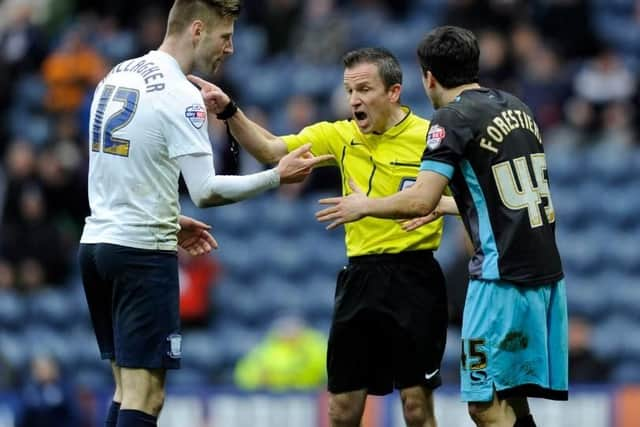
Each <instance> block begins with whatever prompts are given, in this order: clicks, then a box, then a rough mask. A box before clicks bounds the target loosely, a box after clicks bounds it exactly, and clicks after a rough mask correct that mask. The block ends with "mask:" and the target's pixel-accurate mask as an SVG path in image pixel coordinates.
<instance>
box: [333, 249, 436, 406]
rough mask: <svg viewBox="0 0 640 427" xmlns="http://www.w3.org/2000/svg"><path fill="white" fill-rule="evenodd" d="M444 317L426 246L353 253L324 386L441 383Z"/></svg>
mask: <svg viewBox="0 0 640 427" xmlns="http://www.w3.org/2000/svg"><path fill="white" fill-rule="evenodd" d="M447 319H448V313H447V293H446V287H445V281H444V276H443V274H442V270H441V269H440V265H439V264H438V262H437V261H436V260H435V258H434V257H433V253H432V252H431V251H410V252H402V253H399V254H381V255H365V256H360V257H352V258H350V259H349V264H348V265H347V266H346V267H345V268H344V269H343V270H342V271H341V272H340V274H339V275H338V283H337V286H336V293H335V308H334V313H333V321H332V325H331V333H330V336H329V348H328V353H327V370H328V377H329V391H330V392H331V393H344V392H348V391H355V390H361V389H367V392H368V393H369V394H374V395H384V394H388V393H391V392H392V391H393V389H394V388H396V389H404V388H408V387H413V386H425V387H427V388H429V389H434V388H436V387H438V386H439V385H440V384H441V383H442V380H441V378H440V372H439V370H440V363H441V361H442V356H443V353H444V346H445V342H446V336H447Z"/></svg>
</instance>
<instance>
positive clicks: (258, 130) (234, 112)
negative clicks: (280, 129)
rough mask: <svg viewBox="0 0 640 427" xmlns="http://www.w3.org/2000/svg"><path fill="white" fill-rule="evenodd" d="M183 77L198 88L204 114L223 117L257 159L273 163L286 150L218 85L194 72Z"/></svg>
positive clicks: (278, 139) (237, 137)
mask: <svg viewBox="0 0 640 427" xmlns="http://www.w3.org/2000/svg"><path fill="white" fill-rule="evenodd" d="M187 77H188V79H189V80H190V81H191V82H192V83H194V84H196V85H197V86H198V87H199V88H200V93H201V94H202V98H203V99H204V102H205V106H206V107H207V112H208V114H209V115H210V116H213V117H219V118H222V119H224V120H226V122H227V123H228V125H229V128H230V130H231V133H232V134H233V136H234V137H235V138H236V140H237V141H238V143H239V144H240V145H242V147H244V149H245V150H247V151H248V152H249V153H250V154H251V155H252V156H253V157H255V158H256V159H257V160H258V161H260V162H262V163H269V164H272V163H277V162H278V161H279V160H280V159H281V158H282V157H283V156H285V155H286V154H287V145H286V144H285V142H284V141H283V140H282V139H281V138H279V137H277V136H275V135H273V134H272V133H271V132H269V131H268V130H266V129H265V128H263V127H262V126H260V125H259V124H257V123H256V122H254V121H252V120H251V119H249V118H248V117H247V116H246V115H245V114H244V113H243V112H242V110H240V109H239V108H237V106H235V103H233V102H232V101H231V98H229V96H228V95H227V94H226V93H224V92H223V91H222V89H220V88H219V87H218V86H216V85H214V84H213V83H209V82H208V81H206V80H203V79H201V78H199V77H197V76H194V75H189V76H187Z"/></svg>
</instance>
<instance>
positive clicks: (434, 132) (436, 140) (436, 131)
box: [427, 125, 447, 150]
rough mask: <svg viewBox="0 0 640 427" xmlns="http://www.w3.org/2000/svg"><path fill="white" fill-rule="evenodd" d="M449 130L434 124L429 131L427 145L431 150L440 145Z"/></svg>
mask: <svg viewBox="0 0 640 427" xmlns="http://www.w3.org/2000/svg"><path fill="white" fill-rule="evenodd" d="M446 135H447V132H446V131H445V130H444V128H443V127H442V126H440V125H432V126H431V127H430V128H429V133H427V147H429V150H435V149H436V148H438V147H439V146H440V144H441V143H442V140H443V139H444V137H445V136H446Z"/></svg>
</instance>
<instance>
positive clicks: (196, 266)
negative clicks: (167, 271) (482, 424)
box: [178, 250, 220, 328]
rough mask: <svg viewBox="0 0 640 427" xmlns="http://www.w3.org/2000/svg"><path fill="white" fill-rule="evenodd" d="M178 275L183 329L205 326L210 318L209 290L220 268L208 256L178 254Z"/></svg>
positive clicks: (180, 252)
mask: <svg viewBox="0 0 640 427" xmlns="http://www.w3.org/2000/svg"><path fill="white" fill-rule="evenodd" d="M178 255H179V256H178V261H179V274H180V321H181V322H182V326H183V327H185V328H189V327H199V326H200V327H201V326H207V324H208V322H209V319H210V318H211V310H212V304H211V297H210V295H211V289H212V288H213V287H214V286H215V284H216V281H217V279H218V275H219V272H220V267H219V265H218V264H217V263H216V261H215V259H214V258H213V257H210V256H206V255H205V256H197V257H194V256H191V255H189V254H188V253H186V252H185V251H183V250H180V251H179V252H178Z"/></svg>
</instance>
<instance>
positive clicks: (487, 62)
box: [478, 29, 514, 91]
mask: <svg viewBox="0 0 640 427" xmlns="http://www.w3.org/2000/svg"><path fill="white" fill-rule="evenodd" d="M478 44H479V46H480V81H481V82H482V85H483V86H489V87H495V88H498V89H501V90H506V91H511V90H513V89H514V82H513V81H512V80H513V77H514V73H513V71H514V70H513V64H512V62H511V58H510V52H509V43H508V40H507V38H506V37H505V36H504V35H503V34H501V33H500V32H498V31H496V30H493V29H489V30H484V31H482V32H480V34H479V36H478Z"/></svg>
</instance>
